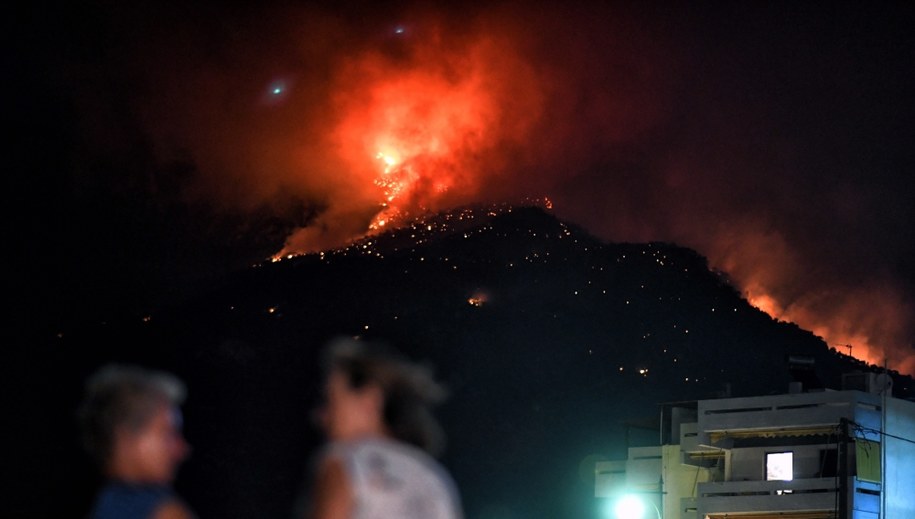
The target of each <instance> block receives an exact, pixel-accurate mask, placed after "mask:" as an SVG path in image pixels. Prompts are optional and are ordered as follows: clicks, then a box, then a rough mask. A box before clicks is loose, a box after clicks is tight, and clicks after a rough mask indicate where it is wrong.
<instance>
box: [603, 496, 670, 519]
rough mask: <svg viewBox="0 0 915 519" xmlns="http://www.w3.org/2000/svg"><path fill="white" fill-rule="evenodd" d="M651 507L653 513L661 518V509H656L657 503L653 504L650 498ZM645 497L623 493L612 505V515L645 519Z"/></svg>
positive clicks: (621, 518)
mask: <svg viewBox="0 0 915 519" xmlns="http://www.w3.org/2000/svg"><path fill="white" fill-rule="evenodd" d="M649 503H651V507H652V508H654V511H655V513H656V514H657V517H658V519H663V518H662V517H661V511H660V510H659V509H658V505H656V504H654V502H652V501H651V500H649ZM645 508H646V507H645V499H644V498H642V497H641V496H638V495H636V494H625V495H623V496H622V497H620V498H619V499H617V500H616V502H615V503H614V505H613V516H614V517H615V518H616V519H647V518H646V517H645Z"/></svg>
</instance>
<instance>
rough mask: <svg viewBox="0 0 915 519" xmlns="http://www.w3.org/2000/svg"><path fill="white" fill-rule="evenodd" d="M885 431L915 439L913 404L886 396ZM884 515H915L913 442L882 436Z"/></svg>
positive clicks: (914, 451) (891, 516)
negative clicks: (884, 493) (884, 484)
mask: <svg viewBox="0 0 915 519" xmlns="http://www.w3.org/2000/svg"><path fill="white" fill-rule="evenodd" d="M886 411H887V420H886V432H887V434H889V435H893V436H899V437H901V438H906V439H909V440H915V403H912V402H907V401H905V400H898V399H895V398H890V399H887V403H886ZM883 441H884V445H885V449H886V453H885V461H886V463H885V465H884V466H885V476H886V478H885V482H886V505H885V506H886V515H885V517H886V518H887V519H890V518H896V517H915V443H911V442H910V441H906V440H900V439H896V438H892V437H890V436H887V437H885V438H884V440H883Z"/></svg>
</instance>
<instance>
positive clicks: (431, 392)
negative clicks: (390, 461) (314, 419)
mask: <svg viewBox="0 0 915 519" xmlns="http://www.w3.org/2000/svg"><path fill="white" fill-rule="evenodd" d="M325 373H326V377H327V378H326V384H325V390H326V393H327V394H326V397H327V402H326V406H325V408H324V410H323V411H324V412H323V426H324V430H325V432H326V433H327V435H328V436H329V437H330V438H331V439H333V440H346V439H354V438H358V437H363V436H371V435H377V434H382V435H387V436H390V437H392V438H394V439H397V440H400V441H403V442H406V443H411V444H413V445H416V446H418V447H420V448H422V449H425V450H426V451H429V452H432V453H437V452H438V450H439V449H440V448H441V444H442V441H443V435H442V433H441V429H440V427H439V426H438V423H437V422H436V421H435V419H434V418H433V416H432V413H431V410H430V408H431V407H432V406H433V405H435V404H437V403H439V402H441V401H442V400H444V398H445V391H444V389H443V388H442V387H441V386H440V385H439V384H438V383H436V382H435V380H434V379H433V377H432V374H431V371H430V370H429V369H428V368H426V367H423V366H419V365H416V364H414V363H412V362H410V361H408V360H407V359H405V358H404V357H402V356H401V355H399V354H398V353H396V352H394V351H392V350H390V349H389V348H387V347H385V346H384V345H381V344H377V343H366V342H363V341H357V340H352V339H339V340H336V341H334V342H332V343H331V344H330V345H329V346H328V348H327V352H326V358H325Z"/></svg>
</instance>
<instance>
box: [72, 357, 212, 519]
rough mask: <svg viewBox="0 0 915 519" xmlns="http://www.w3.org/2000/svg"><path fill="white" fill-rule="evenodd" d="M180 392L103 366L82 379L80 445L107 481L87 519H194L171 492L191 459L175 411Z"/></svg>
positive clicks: (174, 384) (165, 378)
mask: <svg viewBox="0 0 915 519" xmlns="http://www.w3.org/2000/svg"><path fill="white" fill-rule="evenodd" d="M185 392H186V390H185V386H184V384H183V383H182V382H181V381H180V380H178V379H177V378H176V377H174V376H173V375H170V374H168V373H164V372H159V371H152V370H147V369H144V368H141V367H138V366H122V365H108V366H104V367H102V368H101V369H99V370H98V371H96V372H95V373H94V374H93V375H92V376H91V377H90V378H89V379H88V381H87V383H86V392H85V396H84V399H83V402H82V404H81V405H80V409H79V420H80V425H81V428H82V433H83V443H84V446H85V448H86V450H87V451H88V453H89V454H90V456H91V457H92V458H93V459H94V461H95V462H96V463H97V464H98V466H99V468H100V469H101V471H102V473H103V474H104V476H105V477H106V483H105V484H104V486H103V487H102V489H101V490H100V491H99V492H98V494H97V496H96V499H95V504H94V506H93V509H92V512H91V514H90V515H89V518H90V519H191V518H193V517H195V516H194V513H193V512H192V511H191V509H190V508H189V507H188V506H187V504H185V503H184V501H183V500H181V499H180V498H179V497H178V496H177V494H175V492H174V491H173V489H172V482H173V480H174V479H175V475H176V472H177V470H178V466H179V465H180V464H181V462H182V461H184V460H185V459H186V458H187V456H188V454H189V453H190V447H189V445H188V444H187V442H186V441H185V439H184V437H183V435H182V432H181V426H182V417H181V411H180V409H179V406H180V405H181V404H182V403H183V401H184V397H185Z"/></svg>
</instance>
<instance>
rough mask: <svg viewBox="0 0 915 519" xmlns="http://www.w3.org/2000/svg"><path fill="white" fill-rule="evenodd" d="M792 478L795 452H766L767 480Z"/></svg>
mask: <svg viewBox="0 0 915 519" xmlns="http://www.w3.org/2000/svg"><path fill="white" fill-rule="evenodd" d="M792 479H794V453H793V452H770V453H768V454H766V481H791V480H792Z"/></svg>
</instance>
